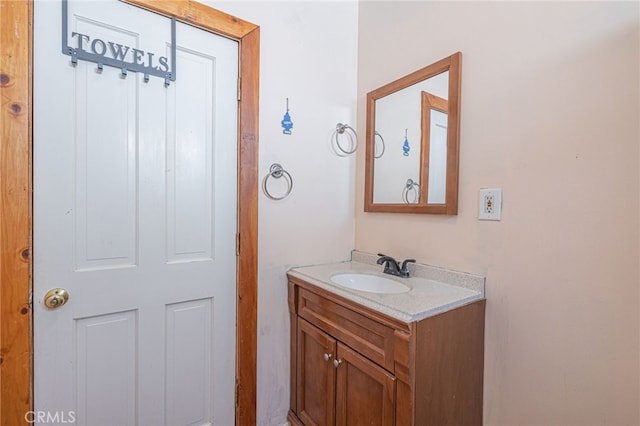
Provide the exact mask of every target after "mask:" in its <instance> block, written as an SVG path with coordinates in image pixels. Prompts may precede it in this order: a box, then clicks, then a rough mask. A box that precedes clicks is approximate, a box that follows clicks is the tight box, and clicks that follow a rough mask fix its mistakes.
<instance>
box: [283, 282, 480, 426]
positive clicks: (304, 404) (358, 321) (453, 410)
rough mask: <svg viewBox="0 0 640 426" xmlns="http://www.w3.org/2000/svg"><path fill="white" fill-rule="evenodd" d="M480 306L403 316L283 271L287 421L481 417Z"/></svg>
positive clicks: (465, 421)
mask: <svg viewBox="0 0 640 426" xmlns="http://www.w3.org/2000/svg"><path fill="white" fill-rule="evenodd" d="M484 306H485V301H484V300H479V301H476V302H474V303H471V304H468V305H465V306H461V307H459V308H456V309H453V310H450V311H447V312H444V313H442V314H438V315H436V316H433V317H430V318H425V319H423V320H421V321H417V322H413V323H409V324H407V323H404V322H402V321H399V320H397V319H395V318H392V317H389V316H387V315H384V314H381V313H380V312H377V311H374V310H372V309H370V308H367V307H365V306H362V305H360V304H358V303H355V302H352V301H350V300H347V299H345V298H343V297H340V296H338V295H335V294H333V293H331V292H329V291H326V290H323V289H321V288H319V287H316V286H313V285H311V284H308V283H307V282H305V281H303V280H301V279H298V278H296V277H293V276H289V311H290V316H291V400H290V403H291V409H290V411H289V415H288V417H287V419H288V420H289V421H290V422H291V424H293V425H306V426H311V425H319V426H325V425H328V426H333V425H337V426H358V425H381V426H393V425H395V426H426V425H480V424H482V381H483V362H484Z"/></svg>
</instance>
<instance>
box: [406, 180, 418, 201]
mask: <svg viewBox="0 0 640 426" xmlns="http://www.w3.org/2000/svg"><path fill="white" fill-rule="evenodd" d="M419 188H420V184H419V183H418V182H414V180H413V179H411V178H409V179H407V183H406V185H405V186H404V189H403V190H402V199H403V200H404V202H405V203H406V204H416V203H417V202H418V200H419V199H420V190H419ZM409 193H412V194H413V200H412V201H410V200H409Z"/></svg>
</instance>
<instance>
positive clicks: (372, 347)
mask: <svg viewBox="0 0 640 426" xmlns="http://www.w3.org/2000/svg"><path fill="white" fill-rule="evenodd" d="M298 315H299V316H300V317H302V318H304V319H306V320H307V321H309V322H310V323H312V324H314V325H315V326H317V327H319V328H320V329H322V330H324V331H325V332H327V333H329V334H330V335H331V336H333V337H335V338H336V339H338V340H340V341H342V342H344V343H346V344H347V345H349V346H351V348H353V349H355V350H356V351H358V352H360V353H361V354H362V355H364V356H366V357H367V358H369V359H370V360H371V361H373V362H375V363H377V364H379V365H381V366H382V367H384V368H386V369H387V370H389V371H393V366H394V363H393V357H394V353H393V344H394V331H393V328H391V327H388V326H386V325H384V324H381V323H379V322H377V321H374V320H372V319H370V318H367V317H365V316H364V315H361V314H359V313H357V312H354V311H352V310H350V309H348V308H345V307H344V306H341V305H338V304H337V303H334V302H332V301H330V300H328V299H325V298H324V297H321V296H318V295H317V294H315V293H312V292H310V291H307V290H305V289H303V288H300V289H299V293H298Z"/></svg>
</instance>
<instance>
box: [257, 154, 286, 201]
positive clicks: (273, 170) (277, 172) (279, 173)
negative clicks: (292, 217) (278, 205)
mask: <svg viewBox="0 0 640 426" xmlns="http://www.w3.org/2000/svg"><path fill="white" fill-rule="evenodd" d="M270 177H272V178H274V179H280V178H282V177H284V179H285V181H286V182H287V191H286V192H285V193H284V195H281V196H279V197H278V196H273V195H271V193H270V192H269V189H268V188H267V182H268V180H269V178H270ZM292 189H293V178H292V177H291V175H290V174H289V172H288V171H286V170H285V169H283V168H282V166H281V165H280V164H278V163H273V164H272V165H271V167H269V173H268V174H267V175H265V177H264V179H262V192H264V195H266V196H267V198H269V199H271V200H274V201H280V200H284V199H285V198H287V197H288V196H289V194H291V190H292Z"/></svg>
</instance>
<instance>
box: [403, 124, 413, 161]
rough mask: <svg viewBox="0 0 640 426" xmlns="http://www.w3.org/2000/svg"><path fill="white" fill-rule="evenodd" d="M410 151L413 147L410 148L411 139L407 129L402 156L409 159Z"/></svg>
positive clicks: (405, 130)
mask: <svg viewBox="0 0 640 426" xmlns="http://www.w3.org/2000/svg"><path fill="white" fill-rule="evenodd" d="M410 150H411V147H410V146H409V139H407V129H404V144H403V145H402V155H404V156H405V157H408V156H409V151H410Z"/></svg>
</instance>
